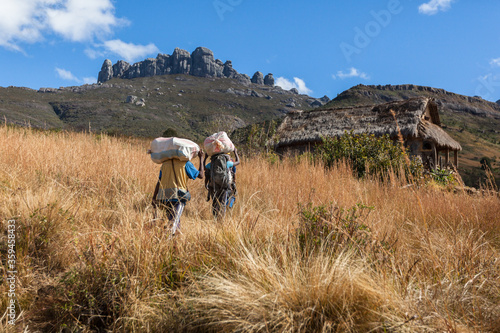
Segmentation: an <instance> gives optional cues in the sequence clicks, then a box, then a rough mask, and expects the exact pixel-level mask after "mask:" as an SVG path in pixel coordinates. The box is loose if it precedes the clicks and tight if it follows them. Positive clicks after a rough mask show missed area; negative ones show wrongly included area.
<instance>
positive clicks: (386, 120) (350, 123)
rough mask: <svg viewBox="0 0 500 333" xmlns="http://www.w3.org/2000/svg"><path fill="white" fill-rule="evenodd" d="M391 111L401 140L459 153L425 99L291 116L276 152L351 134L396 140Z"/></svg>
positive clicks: (434, 107) (433, 105)
mask: <svg viewBox="0 0 500 333" xmlns="http://www.w3.org/2000/svg"><path fill="white" fill-rule="evenodd" d="M391 110H392V111H393V112H394V115H395V118H396V119H397V124H398V125H399V130H400V131H401V134H402V135H403V137H404V138H417V137H422V138H424V139H425V140H432V141H434V142H435V143H436V144H437V145H438V146H439V147H440V148H448V149H451V150H461V149H462V147H461V146H460V144H459V143H458V142H456V141H455V140H453V139H452V138H451V137H450V136H449V135H448V134H447V133H446V132H445V131H444V130H443V129H442V128H441V127H440V120H439V114H438V112H437V110H438V109H437V105H436V103H434V102H433V101H432V100H431V99H429V98H424V97H421V98H413V99H409V100H404V101H396V102H390V103H385V104H380V105H375V106H373V105H372V106H359V107H351V108H337V109H323V110H311V111H294V112H291V113H289V114H288V116H287V117H286V118H285V119H284V120H283V122H282V124H281V125H280V127H279V128H278V133H277V134H278V135H279V138H280V139H279V141H278V143H277V148H283V147H288V146H295V145H304V144H315V143H320V142H322V137H338V136H341V135H343V134H344V133H345V132H350V131H352V132H353V133H354V134H361V133H370V134H374V135H376V136H381V135H384V134H389V136H391V137H397V135H398V129H397V126H396V121H395V119H394V116H393V114H392V112H391ZM424 117H426V118H428V120H426V119H424Z"/></svg>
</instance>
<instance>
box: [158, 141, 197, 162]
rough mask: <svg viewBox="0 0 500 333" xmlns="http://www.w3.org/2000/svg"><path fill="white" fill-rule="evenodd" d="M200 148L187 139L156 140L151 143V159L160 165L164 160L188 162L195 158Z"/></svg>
mask: <svg viewBox="0 0 500 333" xmlns="http://www.w3.org/2000/svg"><path fill="white" fill-rule="evenodd" d="M199 151H200V146H198V145H197V144H196V143H194V142H193V141H191V140H188V139H181V138H175V137H172V138H156V139H154V140H153V142H151V150H150V153H151V159H152V160H153V162H155V163H158V164H162V163H163V162H165V161H166V160H170V159H178V160H181V161H188V160H191V159H193V158H194V157H196V155H197V154H198V152H199Z"/></svg>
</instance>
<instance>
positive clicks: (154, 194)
mask: <svg viewBox="0 0 500 333" xmlns="http://www.w3.org/2000/svg"><path fill="white" fill-rule="evenodd" d="M159 190H160V181H159V180H158V182H157V183H156V187H155V190H154V193H153V199H151V205H152V206H153V207H156V202H157V200H156V196H157V195H158V191H159Z"/></svg>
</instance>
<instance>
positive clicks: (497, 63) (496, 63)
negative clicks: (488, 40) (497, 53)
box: [490, 58, 500, 67]
mask: <svg viewBox="0 0 500 333" xmlns="http://www.w3.org/2000/svg"><path fill="white" fill-rule="evenodd" d="M490 65H491V66H494V67H500V58H496V59H491V61H490Z"/></svg>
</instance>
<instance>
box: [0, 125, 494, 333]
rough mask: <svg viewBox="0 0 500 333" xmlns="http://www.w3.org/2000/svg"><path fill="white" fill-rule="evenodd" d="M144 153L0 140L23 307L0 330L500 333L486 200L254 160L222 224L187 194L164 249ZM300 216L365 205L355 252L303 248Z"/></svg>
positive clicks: (101, 142)
mask: <svg viewBox="0 0 500 333" xmlns="http://www.w3.org/2000/svg"><path fill="white" fill-rule="evenodd" d="M148 144H149V143H148V142H146V141H141V140H134V139H130V140H125V139H116V138H112V137H108V136H102V135H88V134H76V133H66V132H60V133H53V132H37V131H32V130H29V129H13V128H8V127H2V128H1V129H0V218H1V222H2V227H3V230H6V225H7V220H9V219H15V220H16V223H17V225H18V227H19V228H18V230H17V248H16V251H17V256H18V258H17V269H18V281H17V282H18V284H17V289H16V294H17V300H18V301H19V304H20V307H21V311H19V309H18V314H20V317H19V319H18V321H17V326H16V328H12V327H10V326H9V325H8V324H7V321H6V317H3V319H2V322H1V324H0V325H1V327H2V328H3V329H5V330H12V331H14V330H16V329H18V330H26V331H30V332H34V331H55V332H58V331H61V330H63V329H64V328H69V329H70V330H71V331H73V330H74V331H77V330H79V331H82V332H87V331H93V330H94V331H95V330H104V329H106V330H111V331H151V332H167V331H186V332H207V331H213V332H233V331H234V332H368V331H380V332H385V331H391V332H427V331H447V332H479V331H482V332H485V331H488V332H500V319H499V318H500V305H499V304H500V265H499V264H500V262H499V250H500V199H499V198H498V195H496V194H485V195H482V196H469V195H467V194H465V193H452V192H450V191H447V190H443V189H442V188H434V187H430V186H423V187H420V188H417V187H415V186H414V187H403V185H404V184H405V182H404V181H400V180H398V179H397V178H396V177H395V176H391V177H388V180H387V181H385V182H381V181H379V180H377V179H366V180H358V179H356V178H354V177H352V175H351V172H350V171H349V169H348V168H347V167H345V166H342V165H339V166H338V167H336V168H334V169H332V170H330V171H326V170H325V169H324V168H323V167H322V166H321V165H316V166H314V165H310V164H309V163H308V162H307V160H306V159H302V160H297V159H286V160H282V161H279V162H275V163H271V162H269V161H267V160H266V158H263V157H256V158H249V159H245V160H243V163H242V165H241V166H240V167H238V173H237V182H238V190H239V197H238V200H237V204H236V205H235V207H234V209H233V210H232V211H231V212H230V214H229V215H228V216H227V217H226V219H225V220H224V221H223V222H215V221H214V220H213V219H212V217H211V213H210V205H209V203H207V202H205V198H206V193H205V192H204V189H203V184H202V181H199V180H197V181H194V182H191V187H190V190H191V192H192V196H193V199H192V200H191V202H190V203H189V204H188V206H187V209H186V211H185V213H184V216H183V218H182V222H181V230H182V234H180V235H179V236H176V238H175V239H173V240H172V239H168V237H167V236H168V233H167V232H166V231H165V230H164V226H165V225H164V223H162V222H161V221H156V222H155V221H153V217H154V214H153V213H154V212H153V209H152V208H151V206H150V205H149V203H150V201H151V194H152V190H153V188H154V185H155V181H156V179H157V176H158V171H159V166H158V165H155V164H153V163H152V162H151V161H150V159H149V157H148V155H146V154H145V151H146V149H147V147H148ZM195 164H197V161H195ZM308 203H312V206H313V207H314V206H320V205H324V206H325V207H329V208H331V209H332V211H333V210H335V209H340V208H344V209H349V208H351V207H353V206H355V205H357V204H363V205H367V206H373V207H374V210H373V211H371V212H370V214H368V215H367V216H366V217H359V218H357V221H356V222H359V223H360V225H362V226H364V227H366V228H365V229H363V231H359V233H358V234H356V235H364V236H363V237H365V236H366V237H365V238H363V240H364V241H363V242H361V238H355V237H358V236H353V237H351V238H350V239H349V241H346V242H344V243H337V244H334V243H332V241H331V242H330V243H328V242H326V243H322V244H319V245H318V246H317V247H315V248H311V249H304V244H303V243H301V241H300V239H299V236H298V231H297V230H298V229H297V228H298V226H299V222H300V218H299V209H300V208H299V204H302V207H307V204H308ZM337 211H338V210H337ZM333 222H335V221H333V220H332V221H326V222H325V223H333ZM303 223H305V222H304V221H303ZM337 223H338V221H337ZM337 227H339V228H341V227H342V223H339V224H338V225H337ZM6 235H7V233H6V231H4V233H3V234H2V239H1V240H0V244H1V248H2V263H3V265H4V266H3V268H4V270H5V269H6V266H5V261H4V258H5V253H6V252H5V250H4V249H5V245H6ZM339 239H340V238H339ZM334 241H335V240H333V242H334ZM339 242H340V241H339ZM332 244H333V245H334V246H332ZM6 288H7V287H6V285H5V284H2V285H0V293H1V295H2V298H1V302H0V305H1V307H2V309H5V308H6V305H7V302H8V301H9V299H8V298H7V289H6Z"/></svg>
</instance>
